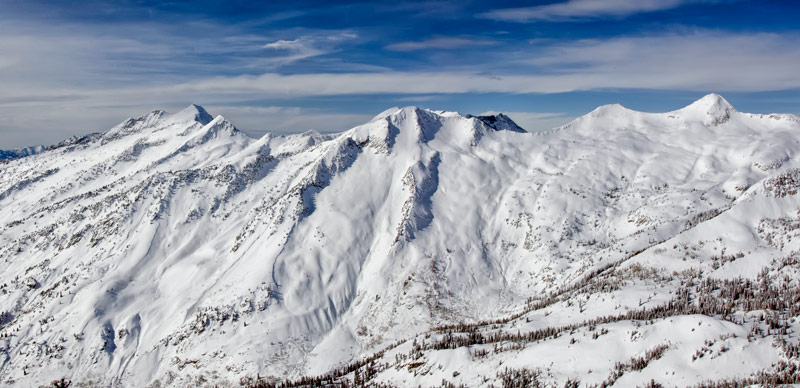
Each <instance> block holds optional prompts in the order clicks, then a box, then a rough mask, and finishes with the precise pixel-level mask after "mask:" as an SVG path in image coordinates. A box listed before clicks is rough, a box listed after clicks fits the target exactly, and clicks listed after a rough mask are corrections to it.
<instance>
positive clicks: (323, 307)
mask: <svg viewBox="0 0 800 388" xmlns="http://www.w3.org/2000/svg"><path fill="white" fill-rule="evenodd" d="M799 151H800V119H798V117H795V116H792V115H781V114H772V115H758V114H747V113H740V112H738V111H736V110H735V109H734V108H733V107H732V106H731V105H730V104H728V102H727V101H725V100H724V99H723V98H722V97H720V96H718V95H714V94H712V95H708V96H706V97H704V98H702V99H700V100H698V101H696V102H695V103H693V104H691V105H689V106H687V107H686V108H683V109H680V110H677V111H673V112H667V113H642V112H636V111H632V110H629V109H626V108H624V107H622V106H620V105H607V106H602V107H599V108H597V109H595V110H594V111H592V112H591V113H589V114H587V115H585V116H582V117H580V118H578V119H576V120H574V121H573V122H571V123H569V124H567V125H566V126H564V127H561V128H557V129H554V130H552V131H550V132H547V133H543V134H533V133H527V132H525V131H524V130H523V129H521V128H519V127H518V126H517V125H516V124H515V123H514V122H513V121H511V119H509V118H508V117H506V116H503V115H498V116H478V117H475V116H462V115H460V114H458V113H454V112H443V111H433V110H426V109H420V108H416V107H407V108H402V109H399V108H394V109H390V110H387V111H386V112H383V113H381V114H379V115H378V116H376V117H375V118H374V119H373V120H372V121H370V122H368V123H366V124H364V125H361V126H359V127H356V128H353V129H351V130H348V131H345V132H343V133H339V134H333V135H321V134H318V133H304V134H298V135H289V136H275V135H273V134H267V135H265V136H264V137H262V138H259V139H253V138H250V137H248V136H247V135H245V134H244V133H242V132H240V131H238V130H237V129H236V128H235V127H234V125H233V124H231V123H230V122H228V121H227V120H225V119H224V118H223V117H221V116H217V117H212V116H211V115H209V114H208V113H207V112H206V111H205V110H203V108H201V107H199V106H196V105H192V106H190V107H188V108H186V109H184V110H182V111H180V112H178V113H175V114H168V113H165V112H163V111H154V112H151V113H149V114H147V115H145V116H142V117H139V118H137V119H128V120H126V121H125V122H123V123H121V124H120V125H118V126H116V127H114V128H112V129H111V130H109V131H107V132H104V133H97V134H92V135H87V136H84V137H81V138H73V139H70V140H68V141H65V142H62V143H60V144H59V145H58V146H55V147H49V148H48V149H46V150H42V152H39V153H32V155H30V156H26V157H21V158H17V159H12V160H7V161H5V162H2V163H0V274H2V280H0V283H2V284H0V385H3V386H10V387H29V386H37V385H47V384H49V383H50V381H52V380H54V379H58V378H62V377H66V378H68V379H71V380H72V381H73V382H74V383H75V384H84V385H85V386H95V385H96V386H102V387H105V386H130V387H141V386H151V387H166V386H175V387H184V386H192V387H193V386H214V385H219V386H239V384H240V383H249V384H268V383H273V382H274V383H277V382H279V381H282V380H283V379H286V378H289V379H298V378H300V377H303V376H323V378H327V379H328V380H330V381H332V382H337V381H338V382H342V381H349V382H350V383H351V384H353V383H356V384H358V383H361V384H365V385H368V384H387V385H391V386H401V387H406V386H408V387H412V386H413V387H416V386H418V385H422V386H439V385H440V384H444V382H443V380H446V381H447V382H452V383H453V384H456V385H458V384H463V385H465V386H469V387H488V386H489V385H490V384H495V385H496V386H503V384H504V381H505V380H504V379H511V381H522V380H520V379H524V378H533V379H536V381H539V382H541V383H542V384H550V385H554V386H559V387H561V386H564V384H565V382H567V381H568V380H569V381H570V382H577V381H580V384H581V385H592V384H598V385H603V386H607V385H616V386H636V385H644V384H646V383H649V382H651V380H653V381H655V382H658V383H660V384H663V385H665V386H691V385H695V384H699V383H702V382H704V381H718V380H723V379H746V378H754V379H755V378H758V376H765V375H770V376H792V375H791V373H795V374H794V376H795V377H794V378H798V376H800V372H797V363H798V347H797V343H798V329H800V327H798V326H800V323H798V322H797V317H798V315H800V310H799V309H800V307H798V306H800V291H798V290H799V289H800V277H799V275H798V270H800V264H798V263H799V262H798V259H799V258H800V196H798V190H799V189H800V159H799V158H798V152H799ZM792 367H793V368H795V369H794V371H795V372H791V368H792ZM348 368H349V369H348ZM787 368H789V369H787ZM787 370H788V372H787ZM787 373H788V374H787ZM781 374H783V375H781ZM531 376H533V377H531ZM259 378H266V379H265V380H259ZM520 386H522V385H520ZM531 386H532V385H531Z"/></svg>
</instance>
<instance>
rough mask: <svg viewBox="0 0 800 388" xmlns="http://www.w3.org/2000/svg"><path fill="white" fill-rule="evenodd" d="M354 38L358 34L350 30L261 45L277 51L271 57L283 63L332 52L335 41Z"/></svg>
mask: <svg viewBox="0 0 800 388" xmlns="http://www.w3.org/2000/svg"><path fill="white" fill-rule="evenodd" d="M356 38H358V35H357V34H355V33H352V32H338V33H334V34H320V35H304V36H301V37H299V38H296V39H291V40H286V39H281V40H277V41H274V42H271V43H267V44H264V45H263V46H261V47H262V48H265V49H269V50H274V51H277V52H279V55H278V56H276V57H274V58H272V59H273V60H274V62H275V63H280V64H282V65H285V64H289V63H292V62H295V61H299V60H301V59H306V58H311V57H316V56H320V55H325V54H328V53H331V52H334V51H335V50H336V43H338V42H342V41H346V40H351V39H356Z"/></svg>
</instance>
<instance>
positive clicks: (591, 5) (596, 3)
mask: <svg viewBox="0 0 800 388" xmlns="http://www.w3.org/2000/svg"><path fill="white" fill-rule="evenodd" d="M700 1H702V0H636V1H632V0H568V1H565V2H562V3H555V4H547V5H540V6H534V7H521V8H504V9H496V10H492V11H489V12H485V13H482V14H480V15H478V16H480V17H484V18H489V19H494V20H502V21H509V22H520V23H525V22H532V21H542V20H546V21H572V20H583V19H596V18H609V17H611V18H621V17H626V16H630V15H633V14H637V13H644V12H655V11H663V10H667V9H671V8H676V7H679V6H682V5H685V4H688V3H697V2H700Z"/></svg>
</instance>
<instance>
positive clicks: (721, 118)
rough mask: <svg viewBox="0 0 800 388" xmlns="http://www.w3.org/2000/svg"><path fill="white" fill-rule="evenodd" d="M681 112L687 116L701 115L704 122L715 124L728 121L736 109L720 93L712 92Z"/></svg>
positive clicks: (700, 117)
mask: <svg viewBox="0 0 800 388" xmlns="http://www.w3.org/2000/svg"><path fill="white" fill-rule="evenodd" d="M680 112H681V113H683V114H685V115H687V116H699V117H698V118H699V119H701V120H702V121H703V123H704V124H706V125H711V126H714V125H719V124H722V123H724V122H726V121H728V120H729V119H730V118H731V113H734V112H736V109H734V108H733V106H732V105H731V104H730V103H729V102H728V101H727V100H725V99H724V98H723V97H722V96H720V95H719V94H716V93H711V94H707V95H705V96H703V98H701V99H699V100H697V101H695V102H693V103H691V104H689V105H688V106H687V107H685V108H683V109H681V110H680Z"/></svg>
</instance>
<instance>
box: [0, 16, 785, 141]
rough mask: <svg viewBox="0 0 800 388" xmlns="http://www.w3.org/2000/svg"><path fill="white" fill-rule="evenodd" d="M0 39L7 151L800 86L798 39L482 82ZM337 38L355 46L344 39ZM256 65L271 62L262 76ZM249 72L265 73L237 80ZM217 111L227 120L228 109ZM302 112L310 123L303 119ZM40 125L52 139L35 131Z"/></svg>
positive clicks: (254, 44) (615, 58)
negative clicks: (131, 120)
mask: <svg viewBox="0 0 800 388" xmlns="http://www.w3.org/2000/svg"><path fill="white" fill-rule="evenodd" d="M4 27H5V26H4ZM3 31H4V30H3V29H2V28H0V52H3V53H4V56H3V57H2V64H0V66H4V67H3V71H0V85H2V86H3V87H2V88H0V122H2V123H3V125H2V126H0V131H2V133H0V143H2V144H0V148H9V147H11V146H23V145H29V144H35V143H52V142H55V141H57V140H59V139H61V138H64V137H67V136H69V135H73V134H80V133H87V132H91V131H96V130H102V129H107V128H108V127H110V126H113V125H114V124H116V123H118V122H120V121H121V120H122V119H124V118H125V117H128V116H137V115H140V114H142V113H143V112H147V111H149V110H152V109H156V108H160V109H167V110H169V109H179V108H181V107H183V106H186V105H188V104H189V103H199V104H203V105H208V106H210V107H214V106H222V107H233V106H240V105H242V104H243V101H265V100H273V101H274V100H287V101H291V100H295V101H298V100H300V99H304V98H308V97H314V96H353V95H370V94H395V95H396V94H399V95H402V96H408V97H410V99H411V100H414V99H416V100H420V98H419V97H411V96H414V95H416V96H438V95H442V94H452V93H512V94H516V93H559V92H570V91H576V90H592V89H603V88H615V89H625V88H632V89H660V90H687V91H698V92H704V93H705V92H708V91H720V92H723V93H724V92H731V91H738V92H757V91H774V90H787V89H793V88H800V77H797V70H796V67H797V66H796V64H797V63H800V46H798V45H796V44H795V42H796V41H797V40H798V36H797V35H794V34H730V33H722V32H714V31H682V32H680V33H670V34H663V35H658V36H647V37H622V38H610V39H593V40H578V41H568V42H553V41H548V42H541V44H538V45H536V46H535V47H531V48H530V51H529V52H516V53H515V55H513V56H503V55H498V56H496V57H497V58H496V61H495V62H493V66H494V67H496V68H503V69H507V70H506V73H505V74H503V73H496V72H495V73H493V74H492V75H491V76H486V75H484V74H482V73H481V71H482V70H485V69H474V68H469V67H464V68H462V69H463V70H454V68H452V67H442V68H441V69H440V70H435V71H430V70H429V71H413V70H409V71H393V70H386V69H381V68H374V69H372V68H371V69H366V70H365V69H363V68H357V67H352V68H350V69H349V71H348V72H335V71H330V72H325V73H311V74H279V73H277V72H275V71H274V70H273V69H274V65H275V61H280V60H283V61H286V60H290V59H291V56H292V55H298V54H297V53H295V52H287V53H276V54H280V55H277V56H276V58H277V59H276V58H257V59H258V61H264V62H258V61H255V60H254V59H253V58H252V56H244V57H246V58H243V59H241V61H242V62H237V60H235V59H234V60H231V61H229V62H224V63H216V62H215V61H207V63H206V62H203V63H194V64H192V65H191V66H193V68H192V70H193V72H185V71H182V69H183V67H184V66H187V65H186V64H185V63H183V62H182V61H181V60H180V58H178V57H176V56H175V54H174V53H173V50H177V51H178V53H179V54H178V56H181V55H189V54H191V53H192V52H191V47H192V46H194V45H196V44H197V43H196V41H191V42H190V41H187V42H179V43H178V44H176V45H175V46H169V45H167V43H163V42H162V43H159V42H158V41H157V40H156V41H155V43H153V44H149V42H150V41H149V40H147V41H139V40H136V41H132V40H130V39H127V40H126V39H121V38H114V37H112V36H103V35H102V34H101V35H97V36H92V35H91V34H74V35H69V34H62V35H59V34H57V33H53V32H52V31H36V32H35V33H34V32H31V31H20V30H16V29H15V30H14V31H12V32H5V33H3ZM132 36H135V34H133V35H132ZM301 36H308V35H301ZM319 36H320V38H319V39H320V40H319V41H317V42H315V43H314V44H316V45H319V47H325V44H336V42H330V41H328V39H327V38H325V37H322V35H319ZM341 38H342V39H348V37H347V36H345V35H342V36H341ZM298 39H300V38H298ZM162 40H163V39H162ZM264 41H265V40H264V38H263V37H257V36H239V37H231V38H229V39H228V43H227V44H226V43H225V42H215V43H213V44H212V43H209V45H208V46H209V48H207V49H208V50H212V51H213V52H214V53H216V54H217V55H222V56H224V55H225V53H226V52H230V50H252V51H247V53H248V54H252V53H253V52H256V53H257V52H259V51H270V50H275V49H266V48H262V47H261V46H263V45H264ZM287 42H288V41H287ZM272 43H277V41H273V42H272ZM282 45H284V46H285V45H289V46H291V44H288V43H282ZM231 46H232V48H231ZM226 50H227V51H226ZM275 51H277V50H275ZM234 56H235V55H234ZM286 58H289V59H286ZM148 60H149V61H152V62H153V63H148ZM254 61H255V62H254ZM269 61H273V62H269ZM259 63H265V65H264V66H263V69H264V70H262V67H259V66H258V64H259ZM132 64H133V65H132ZM139 64H141V66H137V65H139ZM347 65H348V66H350V65H349V64H347ZM205 66H208V67H209V68H208V70H207V69H206V67H205ZM254 66H256V67H255V68H254ZM220 68H223V69H225V70H229V69H228V68H230V70H231V71H229V72H227V74H233V75H226V76H210V75H209V74H216V73H218V71H217V70H218V69H220ZM243 68H248V69H250V70H251V71H250V73H258V74H259V75H240V74H241V73H242V71H241V69H243ZM326 68H330V67H326ZM342 69H344V67H342ZM159 70H161V71H163V73H159V72H158V71H159ZM510 71H513V74H509V73H508V72H510ZM396 97H397V96H395V98H396ZM355 98H361V97H355ZM391 101H393V100H392V98H390V97H387V105H389V104H391V105H395V104H396V103H394V102H391ZM264 104H269V103H264ZM253 105H262V104H260V103H253ZM430 107H431V108H437V107H436V106H433V105H430ZM225 109H228V108H225ZM235 112H238V111H235ZM220 113H222V114H225V112H224V110H221V111H220ZM240 113H241V112H240ZM312 113H313V114H312ZM236 114H239V113H236ZM258 114H263V115H265V117H266V116H269V115H270V114H272V113H270V112H269V111H258V110H254V111H252V112H251V113H248V114H244V113H241V114H240V115H241V117H243V118H244V120H250V121H252V122H253V123H256V121H257V119H256V118H257V115H258ZM292 114H293V113H292V111H282V112H280V115H282V116H283V117H286V118H285V119H283V121H281V122H283V123H286V125H283V124H282V125H281V126H279V127H280V128H279V129H281V130H290V128H291V127H292V126H291V125H289V123H291V122H292V121H291V120H290V119H289V117H290V116H291V115H292ZM305 114H309V115H311V116H309V117H307V118H302V117H301V116H303V115H305ZM326 115H328V116H326ZM358 116H359V115H355V116H350V115H348V113H346V112H340V113H336V112H332V113H331V112H311V111H308V110H305V111H302V114H301V113H297V114H296V115H295V116H294V117H296V119H295V120H298V121H296V123H297V126H296V128H297V129H298V130H304V129H309V128H315V129H320V130H325V129H331V130H332V129H341V128H342V127H343V126H342V125H341V124H339V123H347V125H350V124H353V123H358V122H360V121H358V120H356V118H359V117H358ZM363 117H366V116H363ZM512 117H513V116H512ZM231 119H232V120H234V122H235V123H236V120H242V119H238V118H236V117H235V116H232V117H231ZM527 119H529V120H532V121H531V122H534V121H533V120H535V119H538V120H546V119H547V120H549V119H548V118H544V117H528V118H527ZM556 119H557V117H554V118H553V120H556ZM303 120H305V121H303ZM520 120H521V121H523V122H524V120H526V119H525V118H522V119H520ZM312 124H313V125H312ZM239 125H240V126H243V127H251V128H253V129H269V127H260V128H259V127H255V126H251V125H250V124H244V123H240V124H239ZM523 126H524V125H523ZM43 129H47V130H48V131H49V132H46V133H45V132H39V131H41V130H43ZM10 131H15V132H14V133H13V134H11V132H10ZM58 134H60V135H58ZM24 139H29V140H28V141H24ZM46 139H49V140H46Z"/></svg>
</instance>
